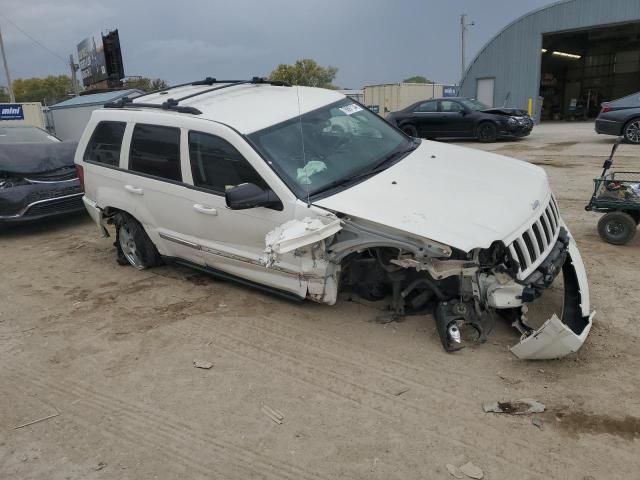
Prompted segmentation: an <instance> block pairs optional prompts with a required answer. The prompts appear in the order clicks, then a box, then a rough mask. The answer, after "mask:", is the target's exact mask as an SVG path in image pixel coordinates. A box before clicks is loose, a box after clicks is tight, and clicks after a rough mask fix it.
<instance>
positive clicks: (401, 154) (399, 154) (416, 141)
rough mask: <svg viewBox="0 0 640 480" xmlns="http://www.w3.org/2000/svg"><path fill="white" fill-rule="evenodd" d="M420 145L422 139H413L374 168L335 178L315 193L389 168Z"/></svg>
mask: <svg viewBox="0 0 640 480" xmlns="http://www.w3.org/2000/svg"><path fill="white" fill-rule="evenodd" d="M418 145H420V139H417V138H415V139H413V141H412V142H411V144H410V145H409V147H408V148H404V149H402V150H397V151H395V152H392V153H390V154H389V155H387V156H386V157H384V158H383V159H382V160H380V161H379V162H378V163H376V164H375V165H374V166H373V167H372V168H368V169H366V170H365V171H363V172H360V173H357V174H355V175H351V176H350V177H345V178H341V179H339V180H334V181H333V182H331V183H328V184H327V185H325V186H324V187H322V188H321V189H320V190H317V191H315V192H313V195H317V194H318V193H322V192H326V191H327V190H331V189H332V188H335V187H337V186H339V185H346V184H350V183H354V182H357V181H358V180H361V179H363V178H366V177H370V176H373V175H376V174H378V173H380V172H382V171H384V170H386V169H387V168H389V167H390V166H391V164H392V162H394V161H397V160H400V159H401V158H404V157H405V156H406V155H408V154H409V153H411V152H413V151H414V150H415V149H416V148H418Z"/></svg>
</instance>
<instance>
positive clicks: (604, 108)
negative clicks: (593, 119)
mask: <svg viewBox="0 0 640 480" xmlns="http://www.w3.org/2000/svg"><path fill="white" fill-rule="evenodd" d="M610 111H611V107H610V106H609V104H608V103H603V104H602V110H600V113H607V112H610Z"/></svg>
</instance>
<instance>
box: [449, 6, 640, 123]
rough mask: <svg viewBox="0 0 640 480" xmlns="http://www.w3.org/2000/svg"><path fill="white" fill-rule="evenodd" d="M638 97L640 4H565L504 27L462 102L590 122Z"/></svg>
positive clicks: (468, 78)
mask: <svg viewBox="0 0 640 480" xmlns="http://www.w3.org/2000/svg"><path fill="white" fill-rule="evenodd" d="M637 91H640V0H564V1H561V2H558V3H554V4H552V5H550V6H548V7H544V8H541V9H539V10H535V11H533V12H531V13H529V14H527V15H525V16H523V17H521V18H519V19H518V20H516V21H515V22H513V23H511V24H509V25H508V26H507V27H505V28H504V29H503V30H502V31H501V32H500V33H498V35H496V36H495V37H494V38H493V39H491V40H490V41H489V42H488V43H487V44H486V45H485V46H484V48H483V49H482V50H481V51H480V53H479V54H478V55H477V56H476V58H475V59H474V60H473V62H472V63H471V65H470V66H469V68H468V69H467V71H466V73H465V76H464V78H463V79H462V82H461V87H460V92H461V95H463V96H469V97H475V98H477V99H478V100H480V101H482V102H484V103H486V104H489V105H491V106H513V107H520V108H527V107H529V106H531V109H532V110H533V113H535V114H536V116H537V117H538V118H541V119H542V120H547V119H553V120H559V119H568V118H589V117H594V116H596V115H597V113H598V111H599V106H600V104H601V103H602V102H603V101H608V100H613V99H616V98H620V97H623V96H625V95H628V94H631V93H634V92H637Z"/></svg>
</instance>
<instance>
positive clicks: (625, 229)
mask: <svg viewBox="0 0 640 480" xmlns="http://www.w3.org/2000/svg"><path fill="white" fill-rule="evenodd" d="M636 227H637V225H636V221H635V220H634V219H633V217H632V216H631V215H629V214H628V213H624V212H610V213H607V214H605V215H603V216H602V218H601V219H600V221H599V222H598V233H599V234H600V237H601V238H602V239H603V240H604V241H605V242H609V243H611V244H613V245H624V244H625V243H628V242H629V241H630V240H631V239H632V238H633V236H634V235H635V234H636Z"/></svg>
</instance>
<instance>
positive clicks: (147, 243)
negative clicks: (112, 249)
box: [114, 212, 162, 270]
mask: <svg viewBox="0 0 640 480" xmlns="http://www.w3.org/2000/svg"><path fill="white" fill-rule="evenodd" d="M114 223H115V224H116V242H115V245H116V249H117V250H118V263H119V264H120V265H126V264H129V265H131V266H132V267H135V268H137V269H138V270H143V269H145V268H150V267H155V266H157V265H160V264H161V263H162V261H161V260H160V254H159V253H158V250H157V249H156V246H155V245H154V244H153V242H152V241H151V239H150V238H149V236H148V235H147V233H146V232H145V231H144V228H142V225H140V223H139V222H138V221H137V220H136V219H135V218H133V217H132V216H131V215H129V214H127V213H124V212H123V213H119V214H117V215H116V218H115V221H114Z"/></svg>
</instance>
